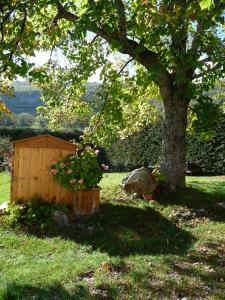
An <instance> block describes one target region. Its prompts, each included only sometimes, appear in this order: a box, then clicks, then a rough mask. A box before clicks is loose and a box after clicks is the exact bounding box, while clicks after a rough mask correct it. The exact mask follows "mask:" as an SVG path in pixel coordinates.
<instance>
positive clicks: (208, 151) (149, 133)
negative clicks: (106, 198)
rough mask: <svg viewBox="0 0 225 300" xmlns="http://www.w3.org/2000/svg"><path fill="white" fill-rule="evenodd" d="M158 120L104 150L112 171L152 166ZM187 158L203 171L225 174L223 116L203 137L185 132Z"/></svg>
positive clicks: (157, 147) (156, 157)
mask: <svg viewBox="0 0 225 300" xmlns="http://www.w3.org/2000/svg"><path fill="white" fill-rule="evenodd" d="M161 128H162V124H161V123H160V122H159V123H157V124H153V125H150V126H148V127H147V128H145V129H143V130H142V131H141V132H139V133H135V134H133V135H132V136H130V137H129V138H127V139H124V140H121V141H119V142H118V143H116V144H114V145H113V146H112V147H111V148H110V149H108V150H107V155H108V158H109V160H110V164H111V166H112V168H113V169H115V170H133V169H135V168H137V167H140V166H143V165H145V166H149V165H156V164H157V163H158V162H159V156H160V147H161ZM187 161H189V162H197V163H198V164H199V165H200V167H201V168H202V169H203V171H204V173H205V174H209V175H210V174H211V175H221V174H225V117H223V119H221V120H220V121H217V122H216V123H215V124H214V128H213V131H212V133H211V134H210V135H208V136H207V138H206V137H205V138H203V135H202V133H199V134H197V133H188V135H187Z"/></svg>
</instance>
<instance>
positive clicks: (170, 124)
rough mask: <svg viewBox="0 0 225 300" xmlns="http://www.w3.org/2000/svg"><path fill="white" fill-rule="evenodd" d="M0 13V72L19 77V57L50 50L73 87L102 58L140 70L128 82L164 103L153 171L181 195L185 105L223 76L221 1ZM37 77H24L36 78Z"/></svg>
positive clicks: (10, 8)
mask: <svg viewBox="0 0 225 300" xmlns="http://www.w3.org/2000/svg"><path fill="white" fill-rule="evenodd" d="M2 8H3V9H2V13H1V18H2V21H1V27H0V30H1V47H2V48H3V50H4V51H3V52H2V53H3V54H2V55H1V61H2V62H4V63H2V64H1V65H0V67H1V70H2V71H4V72H6V71H8V70H9V69H10V68H11V69H12V68H15V64H16V66H18V65H19V67H20V72H21V73H23V72H26V71H27V67H28V66H27V64H26V62H25V61H26V60H25V58H24V56H23V53H24V54H27V55H31V54H33V52H32V51H33V50H34V49H41V48H42V49H53V48H54V47H57V48H61V49H62V52H63V54H64V55H65V56H66V57H67V58H68V61H69V62H70V63H71V68H70V69H69V70H67V71H68V72H67V73H61V77H60V79H61V80H62V81H63V80H64V79H65V80H66V79H67V82H69V83H70V84H74V86H76V84H77V82H79V79H80V78H81V77H82V76H83V77H82V78H83V79H87V78H88V76H89V75H90V74H92V73H93V72H94V70H96V69H97V68H99V67H101V66H102V67H103V65H104V64H106V65H107V59H106V56H107V55H109V53H110V51H118V52H121V53H123V54H127V55H129V57H130V58H129V61H131V59H132V60H133V61H134V62H135V64H136V66H138V65H139V66H142V67H143V68H144V71H143V68H140V67H138V68H137V71H136V72H137V73H136V76H133V79H134V78H138V79H139V81H138V84H142V83H143V84H144V85H145V86H147V85H148V84H150V83H151V82H152V81H153V82H154V83H155V84H156V85H157V86H158V88H159V90H160V94H161V98H162V100H163V103H164V113H165V118H164V126H163V138H162V152H161V170H162V172H163V173H164V174H165V175H166V176H167V178H168V182H169V185H170V188H171V190H174V189H176V188H177V187H184V184H185V176H184V169H185V135H186V128H187V112H188V107H189V103H190V101H191V100H195V102H196V103H200V104H202V106H201V105H199V107H200V109H201V107H203V106H204V101H206V99H207V97H205V96H204V97H202V95H203V92H204V91H205V90H207V89H209V88H211V87H213V84H214V82H215V80H216V79H217V78H221V77H222V76H223V75H224V64H225V62H224V54H225V52H224V34H223V29H224V27H223V26H224V25H223V24H224V15H223V14H224V9H225V2H224V1H214V3H213V1H209V0H203V1H198V0H159V1H158V0H110V1H106V0H83V1H80V0H77V1H72V0H61V1H57V0H49V1H47V0H46V1H45V0H38V1H32V0H29V1H16V0H15V1H11V2H10V4H5V3H3V4H2ZM90 33H92V34H90ZM93 34H94V35H93ZM92 36H93V38H92V39H91V37H92ZM10 47H11V48H10ZM9 49H11V50H9ZM3 58H4V59H3ZM72 65H73V67H72ZM21 68H22V69H21ZM53 69H54V70H55V71H56V72H58V70H59V69H58V68H55V67H54V68H53ZM75 70H76V74H78V75H76V76H74V72H75ZM37 74H38V73H36V72H35V71H31V73H30V75H32V76H38V77H39V79H43V78H44V77H43V78H42V77H41V76H42V75H43V74H42V73H41V72H39V75H37ZM68 74H69V75H68ZM79 74H82V76H81V75H79ZM64 75H65V76H64ZM67 76H69V77H68V78H69V79H68V78H67ZM111 78H112V77H111ZM140 78H142V80H140ZM45 80H46V79H43V81H45ZM112 81H113V82H115V79H112ZM109 87H111V85H110V86H109ZM55 96H56V98H57V97H58V96H57V95H55ZM68 97H69V95H68ZM108 98H109V97H108V96H107V95H106V99H108ZM67 100H68V99H66V101H67ZM57 101H58V99H56V102H57ZM115 101H116V99H115ZM207 101H208V99H207ZM103 106H105V102H103ZM115 107H116V106H115Z"/></svg>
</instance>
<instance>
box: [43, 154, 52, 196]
mask: <svg viewBox="0 0 225 300" xmlns="http://www.w3.org/2000/svg"><path fill="white" fill-rule="evenodd" d="M50 159H51V158H50V149H47V148H46V149H44V151H43V161H42V198H43V199H44V200H45V201H47V202H49V200H50V199H49V179H50V178H49V170H48V166H49V160H50Z"/></svg>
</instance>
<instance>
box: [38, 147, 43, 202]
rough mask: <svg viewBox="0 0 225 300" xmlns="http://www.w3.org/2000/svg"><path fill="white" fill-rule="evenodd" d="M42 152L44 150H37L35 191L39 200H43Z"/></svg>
mask: <svg viewBox="0 0 225 300" xmlns="http://www.w3.org/2000/svg"><path fill="white" fill-rule="evenodd" d="M43 151H44V148H39V149H38V171H37V174H38V175H37V176H38V178H37V190H38V197H40V198H43V195H42V173H43Z"/></svg>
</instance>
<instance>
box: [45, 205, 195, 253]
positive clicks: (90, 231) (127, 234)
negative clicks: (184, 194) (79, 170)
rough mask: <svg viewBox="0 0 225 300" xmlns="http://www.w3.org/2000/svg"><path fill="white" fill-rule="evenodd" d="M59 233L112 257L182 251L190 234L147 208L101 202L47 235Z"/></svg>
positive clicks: (192, 239) (190, 239)
mask: <svg viewBox="0 0 225 300" xmlns="http://www.w3.org/2000/svg"><path fill="white" fill-rule="evenodd" d="M49 235H50V236H61V237H63V238H64V239H70V240H73V241H75V242H77V243H80V244H84V245H89V246H90V245H91V246H92V249H93V250H100V251H102V252H107V253H108V254H109V255H111V256H122V257H123V256H127V255H132V254H143V255H149V254H153V255H156V254H176V253H184V252H186V251H187V250H188V248H189V247H190V246H191V244H192V243H193V242H194V238H193V236H192V235H191V234H190V233H188V232H186V231H184V230H182V229H180V228H179V227H177V226H176V225H175V224H174V223H172V222H171V221H169V220H168V219H166V218H165V217H163V216H162V215H161V214H159V213H158V212H157V211H155V210H153V209H152V208H150V207H147V208H145V209H141V208H136V207H132V206H128V205H119V204H117V205H113V204H110V203H107V204H102V205H101V207H100V212H99V213H98V214H96V215H93V216H90V217H85V218H84V217H83V218H76V219H74V221H73V222H72V224H71V226H69V227H67V228H65V229H55V230H54V232H48V236H49Z"/></svg>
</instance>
